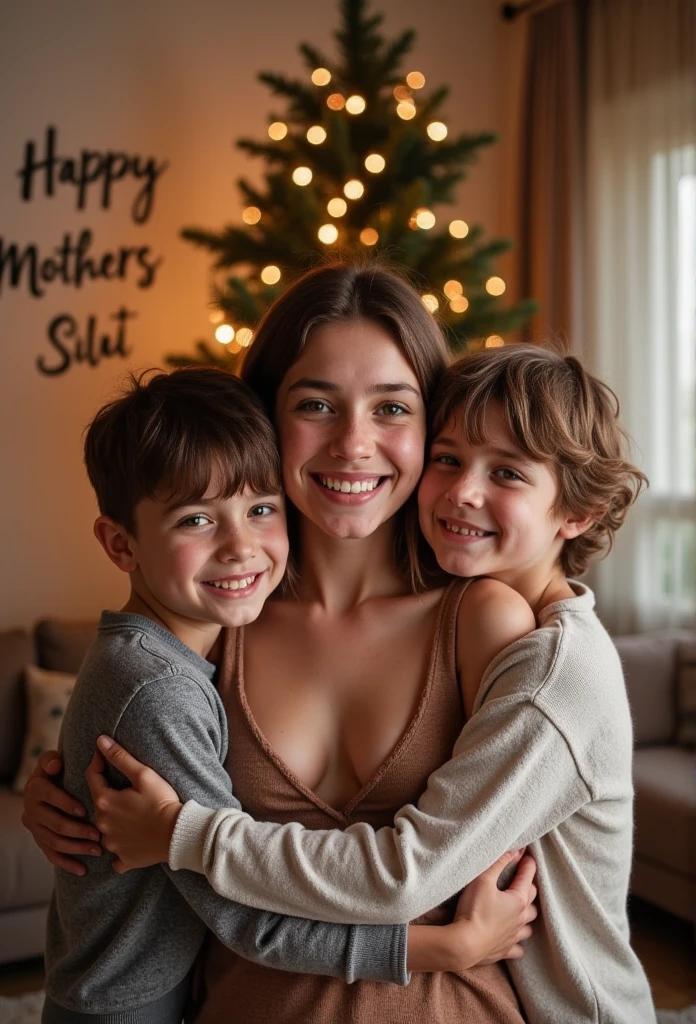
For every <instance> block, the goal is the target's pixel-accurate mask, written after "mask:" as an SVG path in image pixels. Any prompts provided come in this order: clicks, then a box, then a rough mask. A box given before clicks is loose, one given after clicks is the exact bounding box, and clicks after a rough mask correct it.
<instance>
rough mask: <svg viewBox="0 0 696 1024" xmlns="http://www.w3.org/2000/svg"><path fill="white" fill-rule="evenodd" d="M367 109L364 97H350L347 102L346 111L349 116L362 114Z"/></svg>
mask: <svg viewBox="0 0 696 1024" xmlns="http://www.w3.org/2000/svg"><path fill="white" fill-rule="evenodd" d="M364 109H365V100H364V99H363V98H362V96H349V97H348V99H347V100H346V110H347V111H348V113H349V114H362V112H363V110H364Z"/></svg>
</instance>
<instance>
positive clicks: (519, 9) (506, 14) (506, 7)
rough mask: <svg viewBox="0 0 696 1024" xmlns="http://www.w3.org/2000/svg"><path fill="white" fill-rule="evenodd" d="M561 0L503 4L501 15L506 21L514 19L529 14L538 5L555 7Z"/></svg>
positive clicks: (529, 0) (536, 0)
mask: <svg viewBox="0 0 696 1024" xmlns="http://www.w3.org/2000/svg"><path fill="white" fill-rule="evenodd" d="M558 2H559V0H526V3H521V4H503V5H502V7H501V8H500V16H501V18H502V19H503V20H504V21H514V20H515V18H517V17H518V16H519V15H520V14H529V13H530V12H531V11H534V10H536V8H537V7H553V6H554V4H556V3H558Z"/></svg>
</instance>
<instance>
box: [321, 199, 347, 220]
mask: <svg viewBox="0 0 696 1024" xmlns="http://www.w3.org/2000/svg"><path fill="white" fill-rule="evenodd" d="M326 209H327V210H328V211H329V214H330V215H331V216H332V217H342V216H343V214H344V213H345V212H346V210H347V209H348V203H347V202H346V201H345V199H329V201H328V203H327V204H326Z"/></svg>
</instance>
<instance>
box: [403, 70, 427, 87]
mask: <svg viewBox="0 0 696 1024" xmlns="http://www.w3.org/2000/svg"><path fill="white" fill-rule="evenodd" d="M406 81H407V82H408V84H409V85H410V86H411V88H412V89H422V88H423V86H424V85H425V75H422V74H421V73H420V71H409V73H408V74H407V75H406Z"/></svg>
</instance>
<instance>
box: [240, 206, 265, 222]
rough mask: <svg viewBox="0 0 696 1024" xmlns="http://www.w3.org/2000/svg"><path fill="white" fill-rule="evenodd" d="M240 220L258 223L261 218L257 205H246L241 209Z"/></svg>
mask: <svg viewBox="0 0 696 1024" xmlns="http://www.w3.org/2000/svg"><path fill="white" fill-rule="evenodd" d="M242 220H243V221H244V223H245V224H258V222H259V221H260V220H261V211H260V210H259V208H258V206H247V208H246V209H245V210H242Z"/></svg>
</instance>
